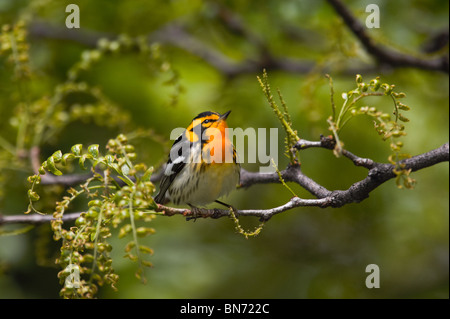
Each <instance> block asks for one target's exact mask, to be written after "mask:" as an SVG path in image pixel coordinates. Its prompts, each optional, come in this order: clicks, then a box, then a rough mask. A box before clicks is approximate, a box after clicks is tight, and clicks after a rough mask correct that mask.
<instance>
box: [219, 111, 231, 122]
mask: <svg viewBox="0 0 450 319" xmlns="http://www.w3.org/2000/svg"><path fill="white" fill-rule="evenodd" d="M230 113H231V111H228V112H226V113H223V114H222V115H221V116H220V117H219V121H225V120H226V119H227V117H228V115H230Z"/></svg>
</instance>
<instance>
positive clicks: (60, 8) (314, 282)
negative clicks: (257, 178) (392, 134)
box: [0, 0, 449, 298]
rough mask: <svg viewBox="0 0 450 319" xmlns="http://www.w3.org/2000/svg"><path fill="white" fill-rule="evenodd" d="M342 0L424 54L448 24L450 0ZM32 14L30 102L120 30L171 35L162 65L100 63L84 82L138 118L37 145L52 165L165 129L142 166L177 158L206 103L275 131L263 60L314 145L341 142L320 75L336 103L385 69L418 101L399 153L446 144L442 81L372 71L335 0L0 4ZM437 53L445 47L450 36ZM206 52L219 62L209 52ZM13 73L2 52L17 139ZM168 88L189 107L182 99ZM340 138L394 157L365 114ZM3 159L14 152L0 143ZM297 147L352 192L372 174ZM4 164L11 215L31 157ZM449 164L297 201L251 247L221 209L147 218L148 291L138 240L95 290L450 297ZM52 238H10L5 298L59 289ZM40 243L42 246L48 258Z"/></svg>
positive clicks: (2, 243)
mask: <svg viewBox="0 0 450 319" xmlns="http://www.w3.org/2000/svg"><path fill="white" fill-rule="evenodd" d="M69 3H76V4H78V5H79V7H80V18H81V19H80V24H81V28H80V29H79V30H69V29H66V28H65V24H64V23H65V19H66V17H67V15H68V13H66V12H65V8H66V5H68V4H69ZM345 3H346V5H348V7H349V8H350V9H351V11H352V12H353V13H354V14H355V16H357V17H358V19H360V20H361V21H364V20H365V18H366V16H367V14H366V13H365V7H366V5H368V4H369V3H376V4H378V5H379V7H380V12H381V28H379V29H371V30H368V32H369V34H370V35H371V36H373V37H374V39H376V41H377V42H378V43H381V44H382V45H385V46H389V47H391V48H393V49H395V50H399V51H400V52H403V53H406V54H414V55H424V53H421V52H422V51H423V48H424V43H426V42H427V41H428V39H430V38H431V37H433V35H435V34H436V33H437V32H440V31H442V30H446V29H447V32H448V24H449V17H448V14H449V3H448V1H437V0H436V1H424V0H423V1H419V0H416V1H395V2H393V1H375V0H372V1H346V2H345ZM20 19H26V21H28V22H27V27H28V31H29V34H28V38H27V39H28V42H29V44H30V55H29V58H30V65H31V69H32V71H33V74H34V76H33V77H32V78H31V80H30V81H29V85H28V89H29V92H27V93H26V95H27V97H28V98H29V99H30V100H31V101H34V100H38V99H40V98H42V97H44V96H51V95H52V94H53V90H54V88H55V86H56V85H57V84H58V83H63V82H64V81H65V80H66V78H67V73H68V71H69V69H70V68H71V67H73V66H74V65H75V64H76V63H78V62H79V61H80V56H81V55H82V52H84V51H86V50H88V49H93V46H95V41H96V39H98V38H99V37H103V36H105V37H108V38H110V39H114V38H115V37H117V36H119V35H124V34H126V35H128V36H130V37H136V36H146V37H149V38H150V40H151V41H152V40H155V39H156V38H157V40H159V41H161V42H162V44H161V48H160V52H161V56H162V57H161V59H162V60H164V62H163V63H162V64H158V63H155V62H154V60H151V59H150V60H149V59H148V58H145V57H143V56H142V54H138V53H133V52H128V53H127V52H125V53H117V54H111V55H106V56H104V57H102V58H101V59H100V61H99V62H98V63H95V64H93V65H92V66H90V67H89V68H88V69H87V70H86V71H83V72H81V74H80V76H79V79H80V80H82V81H85V82H86V83H88V84H89V85H90V86H92V87H98V88H100V89H101V90H102V92H103V94H104V95H105V96H106V97H107V98H108V99H109V101H111V103H113V104H114V105H116V106H118V108H120V109H121V110H122V111H124V112H127V113H129V114H130V118H131V124H130V125H128V126H126V127H117V126H114V125H112V126H111V127H109V126H108V125H98V124H99V123H96V121H82V120H76V121H73V122H71V123H70V124H69V125H67V126H65V127H63V128H62V130H61V131H60V132H58V134H57V135H56V136H54V137H53V138H52V139H49V140H48V141H46V142H45V143H43V144H42V145H41V153H42V154H41V157H42V160H44V159H45V158H46V157H48V156H50V155H51V154H52V153H53V152H54V151H56V150H59V149H60V150H62V151H63V152H67V151H69V149H70V147H71V146H72V145H73V144H76V143H82V144H84V145H89V144H92V143H97V144H100V148H101V149H104V146H105V144H106V142H107V140H108V139H109V138H113V137H115V136H116V135H117V134H118V133H121V132H122V133H127V132H129V131H132V130H134V129H136V128H137V127H140V128H144V129H150V128H151V129H153V130H154V136H158V137H162V138H164V139H165V141H166V143H165V144H164V145H161V144H160V143H158V142H155V141H154V139H152V138H142V139H139V140H137V141H136V143H134V144H135V145H136V151H137V154H138V156H139V161H143V162H145V163H147V164H149V165H159V164H161V163H162V161H164V159H165V158H166V156H167V154H166V153H165V152H166V150H167V146H168V145H170V141H169V134H170V132H171V130H172V129H173V128H175V127H185V126H187V125H188V124H189V121H190V120H191V119H192V118H193V117H194V116H195V115H197V114H198V113H199V112H202V111H205V110H214V111H217V112H225V111H227V110H232V113H231V115H230V117H229V120H228V122H229V125H230V126H231V127H242V128H243V129H245V128H247V127H254V128H258V127H263V128H269V127H279V128H281V127H280V126H279V123H278V120H277V118H276V117H275V116H274V114H273V112H272V111H271V109H270V107H269V106H268V104H267V101H266V100H265V98H264V95H263V94H262V91H261V88H260V87H259V84H258V82H257V80H256V76H257V75H261V73H262V69H263V67H267V69H268V72H269V80H270V82H271V85H272V88H280V90H281V92H282V94H283V97H284V99H285V101H286V103H287V105H288V107H289V110H290V113H291V116H292V121H293V125H294V127H295V128H296V129H297V130H298V132H299V134H300V136H301V137H302V138H305V139H308V140H318V138H319V135H320V134H324V135H327V134H329V131H328V130H327V127H328V125H327V122H326V119H327V117H328V116H329V115H330V114H331V108H330V102H329V101H330V97H329V86H328V80H327V79H326V78H325V77H324V74H325V73H329V74H330V75H331V76H332V77H333V81H334V89H335V92H336V95H335V99H336V101H337V102H338V103H341V101H342V100H341V98H340V93H341V92H343V91H348V90H351V89H353V88H354V86H355V84H354V83H355V82H354V79H355V74H356V73H360V74H361V75H362V76H363V78H364V79H365V80H369V79H371V78H374V77H375V76H378V75H379V76H381V80H382V81H383V82H387V83H394V84H395V85H396V89H397V90H398V91H402V92H405V93H406V94H407V98H406V99H405V103H406V104H407V105H409V106H410V107H411V111H409V112H408V113H409V114H408V117H409V119H410V122H409V123H407V125H406V131H407V133H408V135H407V136H406V137H405V138H404V139H403V141H404V144H405V146H404V151H406V152H408V153H410V154H412V155H417V154H420V153H424V152H426V151H429V150H431V149H434V148H437V147H439V146H441V145H442V144H443V143H445V142H447V141H448V139H449V126H448V123H449V122H448V115H449V114H448V104H449V101H448V99H449V77H448V74H446V73H442V72H433V71H423V70H417V69H412V68H409V69H403V68H397V69H393V68H389V67H386V66H384V67H383V66H377V65H376V63H375V62H374V61H373V59H372V58H371V57H370V55H368V54H367V53H366V52H365V51H364V49H363V48H362V47H361V45H360V44H359V42H358V41H357V39H356V38H355V37H354V36H353V34H351V32H350V31H349V30H348V29H347V27H346V26H345V25H344V24H343V23H342V22H341V20H340V19H339V17H338V16H337V15H336V13H335V11H334V10H333V9H332V8H331V7H330V6H329V4H328V3H326V1H312V0H304V1H299V0H286V1H276V0H269V1H264V2H261V1H249V0H239V1H238V0H235V1H204V0H189V1H187V0H171V1H161V0H160V1H156V0H149V1H143V0H138V1H124V0H122V1H109V0H97V1H88V0H84V1H75V0H72V1H59V0H58V1H56V0H54V1H51V0H48V1H25V0H23V1H19V0H0V24H1V25H4V24H10V25H14V24H15V23H16V22H17V21H19V20H20ZM173 26H175V27H176V28H178V29H176V28H175V29H173V30H175V31H176V30H178V31H179V30H182V33H176V32H175V34H177V36H178V37H177V36H175V37H173V38H172V39H169V37H168V34H169V33H164V32H161V30H166V31H167V30H168V28H170V27H173ZM158 32H159V33H158ZM173 34H174V33H171V35H172V36H173ZM158 35H159V38H158ZM447 37H448V33H447ZM164 42H172V43H166V44H165V43H164ZM443 50H444V51H445V50H447V52H448V44H447V46H446V48H444V49H443ZM202 52H203V53H205V52H209V53H211V52H213V53H214V54H216V56H214V55H213V57H212V58H211V56H206V57H205V56H204V55H202ZM442 52H443V51H442V50H441V51H440V52H437V53H436V54H442ZM268 53H270V56H271V57H276V58H277V59H278V60H279V61H284V62H287V63H288V62H289V63H293V64H295V65H302V66H306V69H305V68H304V69H297V70H291V72H290V71H289V70H287V69H288V68H277V67H274V66H273V65H266V64H264V58H265V56H266V54H268ZM208 59H209V61H208ZM217 59H219V60H220V59H223V60H224V61H227V63H229V64H227V67H229V66H230V65H231V66H236V65H241V66H242V65H246V66H248V65H250V66H252V67H251V68H250V69H249V70H248V71H247V72H237V73H234V74H231V73H227V72H224V70H221V69H219V68H217V67H216V66H215V65H214V63H211V61H212V60H214V61H216V62H217ZM248 61H253V62H248ZM252 63H254V64H252ZM155 65H156V67H155ZM254 65H256V67H254ZM168 68H169V69H170V71H167V69H168ZM14 72H15V70H14V65H11V63H9V62H8V59H7V57H5V56H0V119H1V122H0V123H1V124H0V136H2V138H3V139H5V140H7V141H8V142H9V143H11V144H14V143H15V136H16V134H17V133H16V128H15V127H14V120H12V118H14V116H15V117H16V118H20V116H21V114H20V111H15V110H17V108H16V105H17V104H18V103H19V102H20V100H21V99H22V98H23V94H22V95H21V94H20V93H18V92H19V90H18V85H17V81H16V80H14V79H13V78H14ZM170 80H173V81H170ZM168 81H169V82H171V83H169V84H168V83H167V82H168ZM180 87H181V89H180ZM174 97H175V98H176V99H177V103H172V100H173V98H174ZM77 99H78V100H77ZM80 99H81V97H74V100H75V101H73V102H71V103H74V104H75V103H83V102H81V101H80ZM372 101H373V102H372ZM365 103H373V105H374V106H376V107H377V108H380V109H383V110H384V111H385V112H390V110H391V108H392V106H391V103H392V102H391V101H389V100H388V99H383V98H379V99H372V100H370V101H369V100H368V102H365ZM67 105H68V106H69V107H70V106H71V105H70V103H69V102H67ZM112 115H114V114H112ZM104 118H106V119H107V118H108V117H107V116H106V117H104ZM104 121H105V120H104ZM106 122H107V120H106ZM100 124H102V123H101V120H100ZM103 124H104V123H103ZM283 138H284V136H283V131H282V130H280V131H279V139H280V150H279V167H280V168H281V169H282V168H284V167H285V165H286V164H287V159H286V158H285V157H284V156H283V152H284V150H283V148H282V146H283V144H282V141H283ZM341 138H342V139H343V141H344V142H345V147H346V148H347V149H348V150H350V151H351V152H353V153H355V154H357V155H359V156H362V157H369V158H372V159H374V160H376V161H379V162H387V156H388V155H389V152H390V150H389V145H388V142H382V141H381V140H380V138H379V137H378V135H377V134H376V132H375V130H374V129H373V127H372V123H371V120H370V119H368V118H363V117H360V118H356V119H353V120H352V121H351V122H349V124H348V126H347V127H346V128H345V129H344V131H343V132H342V135H341ZM0 152H5V150H4V149H2V148H1V147H0ZM300 156H301V161H302V169H303V171H304V172H305V174H307V175H308V176H309V177H311V178H313V179H314V180H316V181H317V182H318V183H320V184H321V185H323V186H325V187H326V188H328V189H330V190H335V189H346V188H348V187H349V186H350V185H351V184H352V183H354V182H356V181H358V180H360V179H362V178H364V177H365V176H366V173H367V172H366V170H365V169H363V168H359V167H354V166H353V164H351V163H350V161H348V160H347V159H345V158H335V157H334V156H333V154H332V153H331V152H329V151H326V150H321V149H308V150H305V151H303V152H302V153H301V154H300ZM13 161H15V164H14V165H13V164H12V162H13ZM243 166H244V167H245V168H246V169H248V170H256V169H257V168H258V165H254V164H253V165H250V164H244V165H243ZM0 169H1V171H0V174H1V175H0V187H1V188H2V191H1V197H0V213H2V214H5V215H7V214H20V213H22V212H24V211H25V210H26V209H27V205H28V202H27V196H26V191H27V188H26V187H27V182H26V177H27V176H28V175H30V174H32V171H31V167H30V165H29V160H28V159H26V158H25V159H23V158H18V159H11V158H10V157H8V156H6V155H4V154H3V153H0ZM448 173H449V172H448V163H441V164H438V165H435V166H432V167H430V168H427V169H423V170H421V171H419V172H416V173H413V174H412V177H413V178H415V179H416V180H417V185H416V187H415V189H414V190H400V189H398V188H397V187H396V185H395V181H393V180H391V181H389V182H387V183H385V184H383V185H382V186H381V187H379V188H377V189H376V190H374V191H373V192H372V193H371V194H370V197H369V198H368V199H366V200H364V201H363V202H361V203H359V204H351V205H347V206H344V207H342V208H340V209H332V208H327V209H320V208H312V207H305V208H298V209H293V210H290V211H287V212H285V213H283V214H279V215H276V216H275V217H273V218H272V219H271V220H270V222H268V223H267V224H266V226H265V228H264V229H263V231H262V232H261V234H260V235H259V236H257V237H254V238H250V239H245V238H244V237H243V236H241V235H239V234H237V233H236V231H235V229H234V224H233V222H232V221H231V220H229V219H226V218H221V219H218V220H213V219H198V220H197V221H195V222H192V221H191V222H186V221H185V219H184V218H182V217H181V216H174V217H158V218H156V219H155V220H154V221H153V222H152V225H151V226H152V227H154V228H155V229H156V234H155V235H153V236H150V237H148V238H145V244H146V245H148V246H150V247H152V248H153V249H154V251H155V253H154V255H153V256H152V257H151V258H150V261H151V262H152V263H153V265H154V267H153V268H151V269H147V270H146V278H147V280H148V282H147V284H145V285H144V284H141V283H140V282H139V280H137V279H136V278H135V276H134V272H135V270H136V267H137V265H136V264H135V263H133V262H130V261H129V260H128V259H125V258H122V256H123V254H124V252H123V249H124V246H125V245H126V242H127V241H126V240H119V239H115V238H114V237H113V238H112V239H111V240H110V242H111V243H112V245H113V247H114V249H113V251H112V255H113V260H114V264H113V266H114V268H115V269H116V271H117V273H118V274H119V275H120V280H119V284H118V288H119V291H118V292H114V291H112V289H110V288H108V287H106V288H104V289H102V290H101V291H100V294H99V297H101V298H448V297H449V265H448V263H449V220H448V216H449V214H448V213H449V206H448V203H449V200H448V196H449V195H448V194H449V190H448V188H449V174H448ZM291 187H292V188H293V189H294V191H295V192H297V194H298V195H299V196H302V197H310V195H309V194H308V193H307V192H306V191H305V190H302V189H301V188H300V187H299V186H298V185H291ZM46 192H47V194H46V195H48V196H49V197H50V198H52V196H54V194H60V192H61V190H60V189H58V188H57V187H49V188H47V189H46ZM53 193H54V194H53ZM290 196H291V194H290V193H289V192H288V191H287V190H286V189H285V188H283V187H282V186H281V185H254V186H252V187H250V188H248V189H241V190H237V191H235V192H233V193H232V194H231V195H230V196H229V197H228V198H227V200H226V201H227V202H228V203H231V204H233V205H234V206H235V207H237V208H239V209H250V208H271V207H275V206H278V205H281V204H283V203H285V202H286V201H287V200H289V198H290ZM55 198H56V197H55ZM48 211H49V212H51V208H49V209H48ZM243 224H244V226H246V227H248V228H252V227H254V226H256V225H257V224H258V221H257V220H256V219H255V218H243ZM58 244H59V243H55V242H53V241H52V239H51V232H50V229H49V227H48V225H43V226H40V227H36V228H34V229H33V230H31V231H29V232H27V233H25V234H21V235H16V236H2V237H0V298H57V297H58V292H59V289H60V287H59V284H58V279H57V278H56V274H57V272H58V271H59V269H57V268H56V267H55V266H54V265H52V262H51V260H52V257H53V260H54V257H55V256H56V254H57V253H58ZM42 247H46V249H47V251H45V256H42V255H43V254H44V253H43V250H42ZM37 252H39V253H37ZM368 264H377V265H378V266H379V267H380V272H381V280H380V282H381V288H379V289H368V288H366V286H365V279H366V276H367V275H368V274H367V273H365V268H366V266H367V265H368Z"/></svg>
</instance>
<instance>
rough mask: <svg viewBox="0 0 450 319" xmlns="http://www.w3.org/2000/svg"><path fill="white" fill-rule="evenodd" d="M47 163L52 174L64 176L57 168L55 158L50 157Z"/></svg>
mask: <svg viewBox="0 0 450 319" xmlns="http://www.w3.org/2000/svg"><path fill="white" fill-rule="evenodd" d="M46 163H47V169H48V171H49V172H50V173H52V174H55V175H62V172H61V171H60V170H59V169H57V168H56V165H55V159H54V158H53V156H51V157H49V158H48V159H47V161H46Z"/></svg>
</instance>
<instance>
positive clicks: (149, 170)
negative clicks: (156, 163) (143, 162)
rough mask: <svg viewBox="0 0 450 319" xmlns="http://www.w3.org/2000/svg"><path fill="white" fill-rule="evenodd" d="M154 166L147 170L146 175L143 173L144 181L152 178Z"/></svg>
mask: <svg viewBox="0 0 450 319" xmlns="http://www.w3.org/2000/svg"><path fill="white" fill-rule="evenodd" d="M153 170H154V169H153V166H151V167H150V168H149V169H148V170H146V171H145V173H144V175H142V181H143V182H147V181H149V180H150V177H151V176H152V174H153Z"/></svg>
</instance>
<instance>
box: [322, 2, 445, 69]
mask: <svg viewBox="0 0 450 319" xmlns="http://www.w3.org/2000/svg"><path fill="white" fill-rule="evenodd" d="M328 3H329V4H330V5H331V6H332V7H333V8H334V9H335V10H336V12H337V13H338V14H339V15H340V16H341V18H342V19H343V20H344V22H345V24H346V25H347V27H348V28H349V29H350V30H351V31H352V32H353V34H354V35H355V36H356V37H357V38H358V39H359V41H360V42H361V44H362V45H363V46H364V48H365V49H366V51H367V52H368V53H369V54H370V55H372V56H373V57H375V58H376V59H377V61H378V62H380V63H382V64H387V65H390V66H392V67H414V68H418V69H424V70H433V71H441V72H444V73H449V58H448V55H444V56H442V57H439V58H435V59H427V60H425V59H421V58H418V57H415V56H411V55H406V54H402V53H399V52H395V51H392V50H389V49H387V48H384V47H382V46H380V45H379V44H376V43H375V41H374V40H373V39H372V38H371V37H370V36H369V35H368V34H367V32H366V28H365V27H364V26H363V24H362V23H361V22H360V21H359V20H357V19H356V18H355V17H354V16H353V14H352V13H351V12H350V10H349V9H348V8H347V7H346V6H345V5H344V4H343V3H342V2H341V1H340V0H328Z"/></svg>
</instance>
